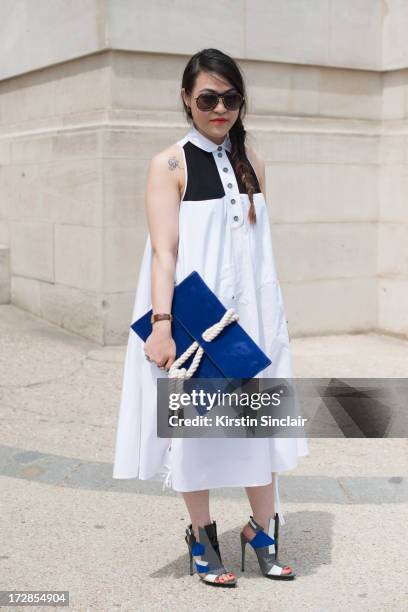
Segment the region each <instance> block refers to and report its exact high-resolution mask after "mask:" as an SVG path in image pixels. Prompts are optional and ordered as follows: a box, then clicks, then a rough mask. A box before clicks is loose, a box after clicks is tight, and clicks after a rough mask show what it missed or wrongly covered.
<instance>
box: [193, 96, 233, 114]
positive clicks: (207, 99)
mask: <svg viewBox="0 0 408 612" xmlns="http://www.w3.org/2000/svg"><path fill="white" fill-rule="evenodd" d="M194 100H195V101H196V104H197V108H199V109H200V110H201V111H211V110H214V108H215V107H216V106H217V104H218V101H219V100H222V103H223V104H224V106H225V108H226V109H227V110H237V109H238V108H240V106H241V104H242V102H243V97H242V96H241V94H240V93H233V92H231V93H226V94H224V95H222V96H219V95H218V94H216V93H202V94H200V95H199V96H197V98H194Z"/></svg>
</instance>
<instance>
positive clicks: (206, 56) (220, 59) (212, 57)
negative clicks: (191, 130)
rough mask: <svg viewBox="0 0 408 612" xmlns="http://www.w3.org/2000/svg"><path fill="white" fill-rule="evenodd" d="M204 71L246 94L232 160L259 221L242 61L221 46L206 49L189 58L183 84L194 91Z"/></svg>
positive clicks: (253, 218)
mask: <svg viewBox="0 0 408 612" xmlns="http://www.w3.org/2000/svg"><path fill="white" fill-rule="evenodd" d="M201 71H203V72H209V73H211V72H214V73H217V74H219V75H220V76H222V77H224V78H225V79H227V80H228V81H229V82H230V83H231V84H232V85H233V87H235V89H237V91H239V93H240V94H241V95H242V98H243V103H242V105H241V108H240V110H239V115H238V118H237V120H236V121H235V123H234V125H233V126H232V128H231V129H230V131H229V137H230V141H231V161H232V166H233V168H234V171H235V172H236V174H237V175H238V176H239V177H240V178H241V180H242V183H243V184H244V186H245V191H246V193H247V194H248V197H249V201H250V203H251V205H250V208H249V213H248V219H249V221H250V223H256V213H255V204H254V198H253V194H254V192H255V189H256V185H255V184H254V181H253V177H252V172H251V166H250V164H249V161H248V158H247V156H246V153H245V138H246V130H245V128H244V125H243V119H244V117H245V115H246V92H245V83H244V79H243V76H242V74H241V71H240V68H239V66H238V64H237V63H236V62H235V61H234V60H233V59H232V58H231V57H230V56H229V55H226V54H225V53H223V52H222V51H219V50H218V49H202V50H201V51H199V52H197V53H195V55H193V56H192V57H191V58H190V59H189V61H188V63H187V65H186V67H185V69H184V73H183V78H182V83H181V86H182V87H183V88H184V89H185V91H186V93H187V94H189V95H191V93H192V91H193V88H194V85H195V81H196V78H197V76H198V74H199V72H201ZM182 102H183V108H184V112H185V114H186V116H187V121H192V114H191V110H190V108H189V106H188V105H186V104H185V102H184V100H183V98H182Z"/></svg>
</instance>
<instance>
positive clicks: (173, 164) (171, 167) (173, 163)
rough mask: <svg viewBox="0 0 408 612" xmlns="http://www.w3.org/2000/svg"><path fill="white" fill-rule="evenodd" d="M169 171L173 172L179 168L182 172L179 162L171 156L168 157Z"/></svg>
mask: <svg viewBox="0 0 408 612" xmlns="http://www.w3.org/2000/svg"><path fill="white" fill-rule="evenodd" d="M168 162H169V170H175V169H176V168H180V169H181V170H183V166H182V165H181V164H180V161H179V159H178V158H177V157H175V156H174V155H173V157H170V158H169V160H168Z"/></svg>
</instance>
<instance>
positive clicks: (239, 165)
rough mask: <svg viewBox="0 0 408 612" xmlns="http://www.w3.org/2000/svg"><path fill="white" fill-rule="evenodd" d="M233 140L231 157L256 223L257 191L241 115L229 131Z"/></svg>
mask: <svg viewBox="0 0 408 612" xmlns="http://www.w3.org/2000/svg"><path fill="white" fill-rule="evenodd" d="M229 137H230V141H231V158H232V165H233V167H234V170H235V172H236V173H237V174H238V175H239V177H240V178H241V181H242V183H243V184H244V186H245V192H246V193H247V194H248V198H249V201H250V203H251V205H250V207H249V212H248V219H249V222H250V223H252V224H254V223H256V212H255V204H254V198H253V194H254V193H255V185H254V182H253V179H252V172H251V166H250V165H249V161H248V159H247V156H246V152H245V138H246V130H245V128H244V125H243V123H242V120H241V117H238V119H237V120H236V122H235V123H234V125H233V126H232V128H231V129H230V131H229Z"/></svg>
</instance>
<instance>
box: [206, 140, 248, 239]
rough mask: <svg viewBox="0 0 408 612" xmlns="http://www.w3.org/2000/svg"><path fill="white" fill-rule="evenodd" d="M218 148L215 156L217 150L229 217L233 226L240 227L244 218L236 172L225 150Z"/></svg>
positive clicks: (216, 157) (217, 161)
mask: <svg viewBox="0 0 408 612" xmlns="http://www.w3.org/2000/svg"><path fill="white" fill-rule="evenodd" d="M217 150H218V155H217V156H215V153H216V152H215V151H214V153H213V155H214V158H215V163H216V164H217V168H218V172H219V174H220V178H221V181H222V184H223V187H224V191H225V194H226V198H227V202H228V206H229V209H230V211H229V218H230V219H231V227H232V228H235V227H240V226H241V225H242V224H243V221H244V218H243V211H242V206H241V198H240V193H239V189H238V184H237V181H236V178H235V173H234V171H233V168H232V165H231V163H230V161H229V159H228V157H227V155H226V154H225V151H223V150H222V147H221V146H219V147H218V149H217ZM221 150H222V152H221Z"/></svg>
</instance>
